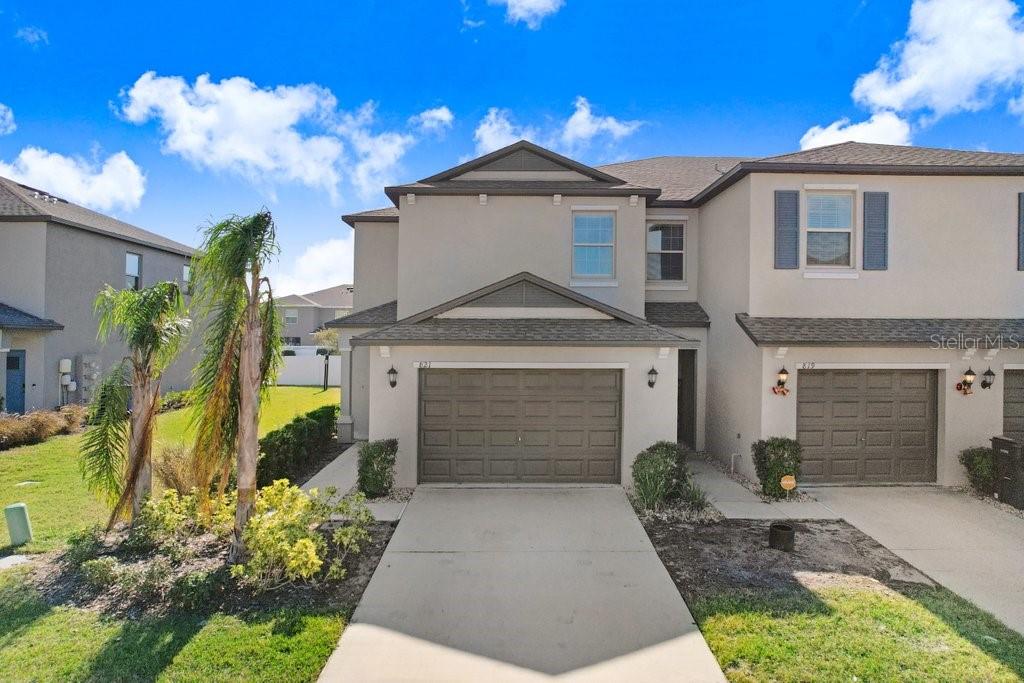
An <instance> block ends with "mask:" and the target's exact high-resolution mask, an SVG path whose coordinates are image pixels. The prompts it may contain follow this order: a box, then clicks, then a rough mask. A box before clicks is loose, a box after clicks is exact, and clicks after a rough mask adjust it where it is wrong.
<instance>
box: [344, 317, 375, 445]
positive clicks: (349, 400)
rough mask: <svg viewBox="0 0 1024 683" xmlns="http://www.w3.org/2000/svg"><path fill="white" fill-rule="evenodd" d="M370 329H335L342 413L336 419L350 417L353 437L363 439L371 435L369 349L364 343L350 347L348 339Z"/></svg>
mask: <svg viewBox="0 0 1024 683" xmlns="http://www.w3.org/2000/svg"><path fill="white" fill-rule="evenodd" d="M370 329H371V328H369V327H364V328H345V327H342V328H338V332H339V339H338V344H339V347H340V349H341V354H342V357H343V361H342V375H341V415H340V416H339V419H340V420H342V421H345V420H346V419H351V422H352V436H353V438H355V439H356V440H365V439H368V438H369V435H370V397H369V392H368V388H367V385H368V384H369V377H370V352H369V348H368V347H366V346H355V347H353V346H351V345H350V343H349V342H350V340H351V339H352V337H354V336H356V335H360V334H363V333H365V332H369V331H370Z"/></svg>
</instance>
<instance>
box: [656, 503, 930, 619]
mask: <svg viewBox="0 0 1024 683" xmlns="http://www.w3.org/2000/svg"><path fill="white" fill-rule="evenodd" d="M642 522H643V525H644V527H645V528H646V529H647V533H648V535H649V536H650V538H651V542H652V543H653V544H654V547H655V549H656V550H657V552H658V556H659V557H660V558H661V561H662V562H663V563H664V564H665V567H666V568H667V569H668V571H669V573H670V574H671V575H672V579H673V580H674V581H675V583H676V585H677V586H678V587H679V590H680V592H681V593H682V594H683V597H684V598H685V599H686V600H687V601H690V600H692V599H697V598H699V597H702V596H706V595H708V594H718V593H727V592H730V591H741V592H745V591H760V590H765V589H768V590H785V589H790V588H799V587H804V588H808V587H811V586H812V585H813V586H826V585H837V586H839V585H849V586H857V587H864V586H866V585H873V584H874V582H879V583H878V584H877V585H878V586H879V587H881V585H882V584H886V583H890V582H899V583H907V582H910V583H927V584H931V581H929V580H928V578H927V577H925V576H924V575H923V574H921V573H920V572H918V571H917V570H916V569H914V568H913V567H912V566H910V565H909V564H907V563H906V562H904V561H903V560H901V559H900V558H899V557H897V556H896V555H894V554H893V553H891V552H890V551H889V550H888V549H886V548H885V547H884V546H882V545H881V544H879V543H878V542H877V541H875V540H874V539H873V538H871V537H870V536H867V535H865V534H864V533H862V532H860V531H859V530H857V529H856V528H855V527H853V526H851V525H850V524H847V523H846V522H843V521H838V520H828V521H805V522H799V521H796V522H792V524H793V525H794V526H795V527H796V548H795V550H794V551H793V552H791V553H786V552H782V551H780V550H774V549H772V548H769V547H768V525H769V522H768V521H767V520H764V521H762V520H723V521H718V522H714V523H710V524H708V523H705V524H698V523H692V522H687V521H680V520H671V519H667V520H666V519H658V518H654V517H649V518H646V519H643V520H642Z"/></svg>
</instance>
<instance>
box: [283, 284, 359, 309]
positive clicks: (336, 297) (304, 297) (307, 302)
mask: <svg viewBox="0 0 1024 683" xmlns="http://www.w3.org/2000/svg"><path fill="white" fill-rule="evenodd" d="M275 303H276V304H277V305H278V306H319V307H320V308H352V285H335V286H334V287H328V288H326V289H318V290H317V291H315V292H307V293H306V294H289V295H288V296H282V297H278V298H277V299H276V300H275Z"/></svg>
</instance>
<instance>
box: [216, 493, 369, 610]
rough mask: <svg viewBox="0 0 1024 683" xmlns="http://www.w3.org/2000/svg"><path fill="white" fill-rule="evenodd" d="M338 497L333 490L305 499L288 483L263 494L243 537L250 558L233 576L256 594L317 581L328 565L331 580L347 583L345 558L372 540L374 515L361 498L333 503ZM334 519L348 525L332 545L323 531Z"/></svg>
mask: <svg viewBox="0 0 1024 683" xmlns="http://www.w3.org/2000/svg"><path fill="white" fill-rule="evenodd" d="M335 494H336V491H335V490H334V489H333V488H332V489H328V490H326V491H325V492H324V493H321V492H319V491H317V490H315V489H314V490H312V491H310V492H309V493H306V492H305V491H303V490H302V489H300V488H299V487H297V486H292V485H290V484H289V483H288V481H287V480H285V479H278V480H277V481H275V482H274V483H273V484H271V485H270V486H267V487H264V488H262V489H260V490H259V491H258V492H257V494H256V502H255V504H254V506H253V514H252V517H251V518H250V519H249V523H248V524H247V525H246V527H245V532H244V534H243V540H244V541H245V547H246V550H247V551H248V553H249V556H248V559H247V560H246V562H245V564H237V565H235V566H233V567H232V568H231V576H233V577H236V578H237V579H238V580H239V581H240V582H241V583H242V584H243V585H246V586H248V587H250V588H252V589H253V590H254V591H256V592H262V591H265V590H273V589H274V588H278V587H281V586H283V585H285V584H287V583H290V582H295V581H315V580H316V579H317V578H318V577H320V576H321V575H322V573H323V571H324V566H325V565H326V566H327V578H330V579H341V578H344V576H345V566H344V561H345V558H346V557H347V556H348V555H349V554H350V553H358V552H359V551H360V550H361V549H362V544H363V543H365V542H366V541H367V540H368V539H369V538H370V532H369V525H370V524H371V523H372V522H373V515H372V514H371V513H370V510H369V509H368V508H367V507H366V503H365V500H366V499H365V497H364V496H363V495H362V494H359V493H357V494H355V495H352V496H347V497H345V498H342V499H341V500H340V501H338V502H334V500H333V499H334V496H335ZM332 518H333V519H341V520H343V522H342V524H341V526H340V527H338V528H337V529H336V530H335V532H334V533H333V535H332V536H331V537H330V543H328V541H327V539H326V538H325V537H324V536H323V535H322V534H321V533H320V532H319V528H320V527H321V526H322V525H323V524H324V523H326V522H327V521H328V520H331V519H332Z"/></svg>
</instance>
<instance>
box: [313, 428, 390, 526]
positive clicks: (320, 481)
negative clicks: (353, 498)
mask: <svg viewBox="0 0 1024 683" xmlns="http://www.w3.org/2000/svg"><path fill="white" fill-rule="evenodd" d="M361 445H362V444H361V443H354V444H352V445H351V446H349V447H348V448H346V449H345V450H344V451H343V452H342V454H341V455H339V456H338V457H337V458H335V459H334V460H332V461H330V462H329V463H327V465H325V466H324V468H323V469H322V470H320V471H319V472H317V473H316V474H314V475H313V477H312V478H311V479H310V480H309V481H307V482H306V483H305V484H303V485H302V488H303V490H305V491H309V490H310V489H320V490H323V489H326V488H327V487H329V486H333V487H334V488H336V489H338V493H340V494H342V495H345V494H346V493H348V492H349V491H351V490H352V489H353V488H355V485H356V479H357V471H358V465H359V447H360V446H361ZM405 506H406V503H399V502H395V501H381V502H378V503H374V502H370V503H367V504H366V507H368V508H370V512H372V513H373V517H374V519H376V520H377V521H378V522H397V521H398V520H399V519H401V518H402V513H403V512H405Z"/></svg>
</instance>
